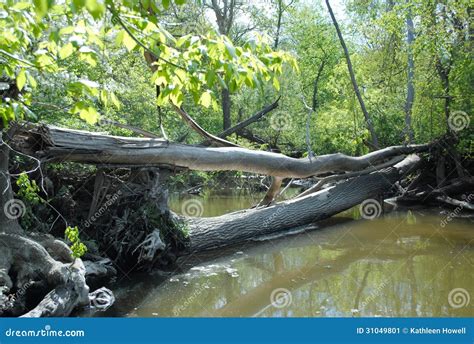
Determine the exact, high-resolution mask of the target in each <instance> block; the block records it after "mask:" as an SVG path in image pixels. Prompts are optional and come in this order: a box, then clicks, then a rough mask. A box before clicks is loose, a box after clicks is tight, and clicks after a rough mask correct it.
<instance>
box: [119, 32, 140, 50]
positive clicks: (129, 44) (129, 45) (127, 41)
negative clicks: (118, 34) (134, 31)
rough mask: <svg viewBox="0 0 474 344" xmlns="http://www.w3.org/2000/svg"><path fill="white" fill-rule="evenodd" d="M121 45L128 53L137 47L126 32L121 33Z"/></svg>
mask: <svg viewBox="0 0 474 344" xmlns="http://www.w3.org/2000/svg"><path fill="white" fill-rule="evenodd" d="M122 43H123V45H124V46H125V48H127V50H128V51H132V50H133V49H134V48H135V47H136V46H137V42H135V40H134V39H133V38H132V37H130V35H129V34H128V33H126V32H123V35H122Z"/></svg>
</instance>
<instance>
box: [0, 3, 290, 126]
mask: <svg viewBox="0 0 474 344" xmlns="http://www.w3.org/2000/svg"><path fill="white" fill-rule="evenodd" d="M171 2H172V0H169V1H153V0H147V1H143V2H141V3H140V6H138V5H137V2H134V1H123V2H109V1H101V0H66V1H64V2H55V1H53V0H35V1H33V2H27V1H25V2H17V3H15V5H14V6H9V7H7V6H6V5H5V4H0V16H1V17H2V18H5V19H4V20H2V22H1V23H0V29H1V30H2V35H1V36H0V53H1V52H2V51H4V52H5V53H4V54H2V58H3V57H5V56H6V59H7V61H8V64H7V65H5V66H2V70H0V72H2V73H3V74H4V75H7V76H9V77H11V78H12V79H15V81H16V84H17V87H18V89H19V90H20V91H21V92H22V93H24V94H25V95H26V93H25V92H27V91H28V90H29V88H28V87H26V86H27V85H29V86H31V87H32V88H34V87H36V86H37V81H36V79H35V78H34V77H33V75H35V73H36V72H39V73H40V74H44V73H62V72H63V71H64V70H65V69H66V68H67V65H68V64H70V63H71V61H72V58H74V61H76V62H77V61H79V62H81V63H82V62H84V63H85V64H87V65H89V66H90V67H96V66H97V65H98V62H99V60H100V59H102V58H103V55H102V54H104V55H106V54H107V49H106V45H105V42H106V41H107V42H110V41H111V40H115V43H116V44H117V45H119V46H121V47H124V48H125V49H126V50H127V51H129V52H132V51H137V50H138V51H140V52H141V53H143V52H144V50H145V49H143V47H148V48H147V50H149V51H148V52H149V53H151V54H152V55H153V56H154V58H155V60H156V62H155V63H154V68H156V72H155V73H154V74H153V78H152V80H151V82H152V83H154V84H156V85H158V86H160V94H159V96H158V98H157V104H159V105H165V104H167V103H169V102H172V103H173V104H175V105H178V106H179V105H181V104H182V103H183V102H184V99H185V96H186V95H188V96H190V97H189V98H190V99H193V100H194V101H195V102H196V103H197V104H200V105H202V106H203V107H206V108H207V107H210V106H212V107H216V106H217V102H216V99H215V94H216V93H215V88H216V87H217V88H228V89H229V90H230V91H231V92H235V91H237V90H239V89H240V88H242V87H259V86H261V85H262V84H263V83H266V82H271V84H273V85H274V87H275V88H277V89H278V88H279V82H278V80H277V78H278V76H279V75H280V74H281V73H282V67H281V66H282V64H284V63H290V64H293V65H294V64H295V60H294V59H293V58H292V57H291V56H290V55H289V54H287V53H283V52H273V51H272V49H271V48H270V47H269V45H268V43H267V42H266V41H265V40H264V39H262V38H261V37H256V38H255V40H254V41H252V42H249V43H248V44H246V45H245V46H243V47H237V46H235V45H234V44H233V43H232V42H231V41H230V40H229V39H228V38H227V37H225V36H221V35H218V34H216V33H213V32H210V33H209V34H207V35H205V36H196V35H186V36H183V37H174V36H173V35H172V34H171V33H170V32H169V31H168V30H166V29H165V28H164V27H163V26H162V25H160V23H159V22H158V21H157V20H156V15H153V13H159V12H160V11H161V10H162V9H163V8H168V7H169V6H170V5H171ZM174 3H175V4H177V5H179V4H182V3H184V1H183V0H174ZM106 6H107V7H106ZM115 6H118V7H115ZM107 8H108V10H110V12H111V15H112V20H111V21H109V19H108V18H106V17H104V15H105V13H106V11H107ZM98 19H100V20H101V21H98ZM102 20H104V21H102ZM104 22H107V25H108V28H107V29H104V27H103V23H104ZM32 50H33V51H34V53H33V54H32V53H31V51H32ZM30 70H31V71H32V72H33V73H31V72H30ZM65 84H66V85H67V87H66V88H65V90H66V92H67V95H68V96H69V97H71V98H72V99H73V102H74V105H73V107H72V109H69V112H71V113H73V114H75V115H79V116H80V117H81V118H83V119H84V120H85V121H87V122H88V123H94V122H95V121H96V120H97V118H98V117H99V114H98V111H97V110H96V107H97V106H98V105H99V106H100V105H103V106H106V107H107V106H109V105H110V104H111V105H113V106H114V107H117V108H119V107H120V101H119V100H118V99H117V97H116V95H115V94H114V93H112V92H110V90H109V89H107V88H101V87H100V85H99V84H97V83H95V82H93V81H91V80H88V79H86V78H84V77H82V76H80V75H77V77H75V78H74V77H71V78H67V79H66V80H65ZM189 98H188V99H189ZM0 105H1V106H3V104H0ZM8 106H9V107H10V108H12V106H11V105H8ZM7 112H8V116H7V114H6V113H7ZM13 114H15V111H13ZM3 117H8V118H10V117H11V111H10V110H8V111H5V114H4V115H3Z"/></svg>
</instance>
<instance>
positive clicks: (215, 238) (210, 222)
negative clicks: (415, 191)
mask: <svg viewBox="0 0 474 344" xmlns="http://www.w3.org/2000/svg"><path fill="white" fill-rule="evenodd" d="M419 161H420V158H419V157H417V156H416V155H411V156H408V157H407V158H405V159H404V160H403V161H401V162H399V163H398V164H396V165H395V166H393V167H389V168H386V169H384V170H381V171H377V172H374V173H371V174H368V175H364V176H360V177H358V178H355V179H349V180H347V181H345V182H342V183H340V184H337V185H335V186H333V187H330V188H327V189H324V190H321V191H319V192H317V193H313V194H310V195H307V196H304V197H302V198H298V199H293V200H289V201H286V202H281V203H279V204H277V205H274V206H271V207H268V208H260V209H250V210H244V211H239V212H235V213H231V214H227V215H223V216H219V217H212V218H192V219H188V224H189V227H190V233H189V237H190V241H191V245H190V248H191V252H197V251H204V250H209V249H214V248H217V247H223V246H228V245H233V244H238V243H242V242H244V241H246V240H249V239H252V238H255V237H258V236H263V235H270V234H274V233H278V232H281V231H283V230H285V229H294V228H297V227H299V226H303V225H306V224H308V223H312V222H315V221H318V220H322V219H325V218H328V217H331V216H332V215H334V214H337V213H340V212H341V211H344V210H346V209H349V208H351V207H353V206H355V205H357V204H359V203H362V202H363V201H365V200H367V199H370V198H374V197H376V196H377V195H380V194H382V193H385V192H387V191H389V190H390V189H391V187H392V186H393V185H394V184H395V183H396V182H397V181H399V180H400V179H401V178H402V177H403V176H404V175H406V174H407V173H409V172H410V171H412V170H414V169H415V168H416V166H417V164H418V162H419ZM374 202H376V201H375V200H374ZM374 206H375V207H380V206H381V205H380V204H378V205H377V204H374Z"/></svg>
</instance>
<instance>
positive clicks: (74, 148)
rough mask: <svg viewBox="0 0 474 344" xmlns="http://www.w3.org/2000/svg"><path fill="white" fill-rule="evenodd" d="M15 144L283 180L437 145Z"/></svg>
mask: <svg viewBox="0 0 474 344" xmlns="http://www.w3.org/2000/svg"><path fill="white" fill-rule="evenodd" d="M14 143H15V146H16V147H17V148H18V149H20V150H22V151H23V152H25V153H28V154H33V155H37V156H39V157H41V158H43V159H47V160H50V161H72V162H81V163H91V164H98V165H126V166H128V165H133V166H158V167H160V166H161V167H171V168H184V169H192V170H200V171H243V172H253V173H259V174H265V175H269V176H273V177H282V178H306V177H310V176H313V175H317V174H321V173H327V172H338V171H339V172H344V171H358V170H362V169H365V168H368V167H370V166H372V165H377V164H378V163H380V162H382V161H383V160H385V159H389V158H392V157H394V156H396V155H406V154H411V153H416V152H424V151H427V150H429V149H430V147H432V146H433V144H422V145H409V146H393V147H387V148H384V149H381V150H378V151H374V152H371V153H368V154H366V155H363V156H360V157H351V156H347V155H344V154H341V153H336V154H328V155H321V156H317V157H314V158H313V159H311V161H310V160H309V159H308V158H302V159H296V158H290V157H288V156H285V155H282V154H277V153H272V152H265V151H254V150H249V149H245V148H240V147H217V148H213V147H200V146H191V145H183V144H177V143H172V142H169V141H166V140H160V139H149V138H130V137H119V136H108V135H104V134H100V133H92V132H87V131H80V130H71V129H63V128H58V127H54V126H45V125H43V126H39V127H31V128H30V129H28V128H23V129H22V128H19V129H18V131H17V134H16V136H15V137H14Z"/></svg>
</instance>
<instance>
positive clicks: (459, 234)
mask: <svg viewBox="0 0 474 344" xmlns="http://www.w3.org/2000/svg"><path fill="white" fill-rule="evenodd" d="M413 217H415V218H416V221H413ZM440 220H441V218H440V217H438V216H432V215H429V214H423V213H420V212H414V213H412V214H406V213H398V214H391V215H389V216H386V217H384V218H380V219H376V220H373V221H367V220H360V221H344V220H339V221H338V220H337V219H336V220H330V221H329V222H328V223H326V224H325V225H324V226H323V228H320V229H318V230H315V231H311V232H309V233H302V234H299V235H295V236H293V237H287V238H283V239H280V240H273V241H270V242H265V243H260V244H258V245H251V246H249V245H247V247H246V248H242V247H239V248H234V249H232V250H231V251H230V254H229V255H227V256H226V257H225V258H218V259H211V258H212V257H209V256H207V257H205V256H195V257H191V258H189V257H188V258H186V260H184V261H183V262H182V265H181V267H182V269H183V272H182V273H180V274H176V275H173V276H172V277H170V278H163V277H159V276H154V277H150V276H146V277H143V278H141V279H140V282H137V280H134V281H133V286H134V288H135V291H134V290H132V289H130V288H131V287H130V285H131V284H128V286H127V287H124V288H122V289H119V291H120V290H121V291H122V293H123V297H122V298H121V297H120V295H118V299H119V300H118V303H117V305H116V306H115V307H114V308H112V309H110V310H109V311H108V312H107V313H106V314H105V315H108V316H131V317H137V316H138V317H149V316H161V317H167V316H180V317H189V316H191V317H194V316H204V317H222V316H224V317H228V316H231V317H234V316H239V317H240V316H262V317H308V316H310V317H313V316H314V317H327V316H428V317H429V316H473V315H474V308H473V303H474V301H471V303H470V304H469V305H466V306H464V307H461V308H454V307H452V306H450V304H449V302H448V294H449V292H450V291H451V290H453V289H454V288H463V289H465V290H466V291H467V292H468V293H469V294H470V297H471V298H474V288H473V286H474V276H473V274H472V271H473V266H474V250H473V247H474V232H473V231H472V224H471V223H470V222H469V221H468V220H463V221H461V220H454V221H452V222H450V223H449V225H448V226H446V227H445V228H441V226H440ZM341 221H342V223H340V222H341ZM335 222H339V223H335ZM126 284H127V283H126ZM277 288H284V289H286V290H288V291H289V292H290V296H291V297H290V301H291V302H289V304H288V305H287V306H286V307H279V305H276V306H275V305H274V304H273V305H272V300H271V295H272V292H273V291H274V290H275V289H277Z"/></svg>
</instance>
